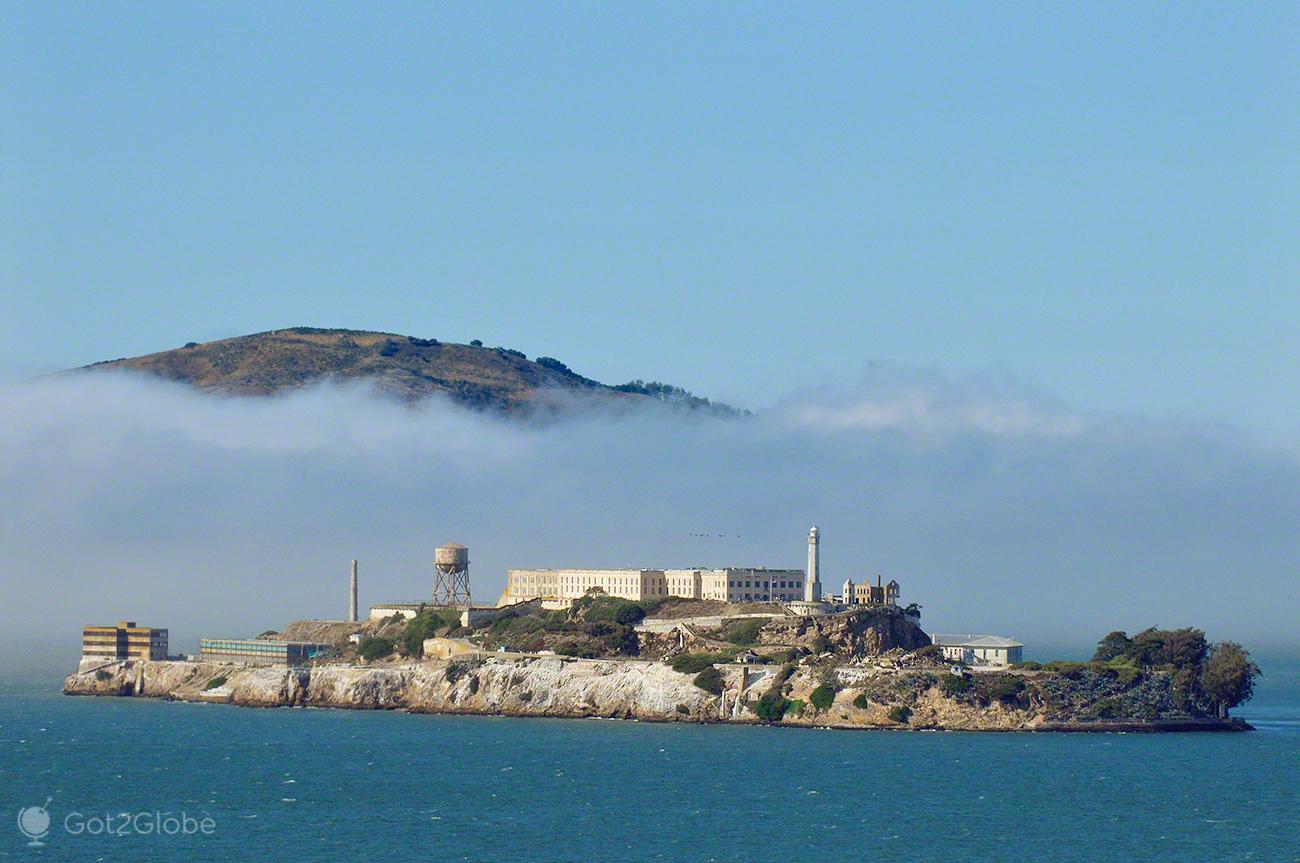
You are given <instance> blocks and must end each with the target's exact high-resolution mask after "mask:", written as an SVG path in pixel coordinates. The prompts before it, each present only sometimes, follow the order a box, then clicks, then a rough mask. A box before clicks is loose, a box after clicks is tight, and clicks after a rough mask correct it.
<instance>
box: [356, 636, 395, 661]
mask: <svg viewBox="0 0 1300 863" xmlns="http://www.w3.org/2000/svg"><path fill="white" fill-rule="evenodd" d="M392 652H393V642H392V639H388V638H382V637H380V636H375V635H372V636H370V637H369V638H366V639H363V640H362V642H361V643H360V644H359V645H357V656H360V657H361V658H362V659H365V660H368V661H369V660H374V659H379V658H381V657H384V656H387V655H388V654H390V653H392Z"/></svg>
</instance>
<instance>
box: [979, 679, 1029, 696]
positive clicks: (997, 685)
mask: <svg viewBox="0 0 1300 863" xmlns="http://www.w3.org/2000/svg"><path fill="white" fill-rule="evenodd" d="M1024 688H1025V682H1024V681H1023V680H1021V679H1020V678H1019V677H1016V676H1015V675H1014V674H999V675H998V676H996V677H994V678H992V679H991V680H989V681H988V684H987V690H986V691H987V692H988V696H989V698H996V699H998V700H999V701H1011V700H1012V699H1014V698H1015V697H1016V696H1017V695H1019V694H1020V693H1021V692H1022V691H1024Z"/></svg>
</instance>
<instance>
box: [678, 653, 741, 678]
mask: <svg viewBox="0 0 1300 863" xmlns="http://www.w3.org/2000/svg"><path fill="white" fill-rule="evenodd" d="M726 661H727V657H726V656H724V655H723V654H721V653H679V654H677V655H676V656H674V657H673V659H672V662H670V663H669V665H670V666H671V667H672V669H673V671H680V672H681V673H682V674H698V673H699V672H701V671H703V670H704V669H706V668H710V667H712V666H713V663H715V662H726Z"/></svg>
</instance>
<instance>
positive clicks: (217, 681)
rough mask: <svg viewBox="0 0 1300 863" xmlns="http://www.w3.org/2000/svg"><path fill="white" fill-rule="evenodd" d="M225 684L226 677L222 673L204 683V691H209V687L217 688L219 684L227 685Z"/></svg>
mask: <svg viewBox="0 0 1300 863" xmlns="http://www.w3.org/2000/svg"><path fill="white" fill-rule="evenodd" d="M225 685H226V678H225V676H224V675H222V676H221V677H214V678H212V679H211V680H209V681H208V682H207V683H205V684H203V691H204V692H207V691H208V690H209V689H216V688H217V687H218V686H225Z"/></svg>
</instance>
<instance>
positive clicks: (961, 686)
mask: <svg viewBox="0 0 1300 863" xmlns="http://www.w3.org/2000/svg"><path fill="white" fill-rule="evenodd" d="M939 688H940V689H942V690H943V694H944V695H947V696H950V697H951V696H953V695H957V694H959V693H962V692H965V691H966V690H968V689H970V688H971V682H970V681H969V680H968V679H966V678H965V677H962V676H961V675H959V674H945V675H944V676H943V677H941V678H940V679H939Z"/></svg>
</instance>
